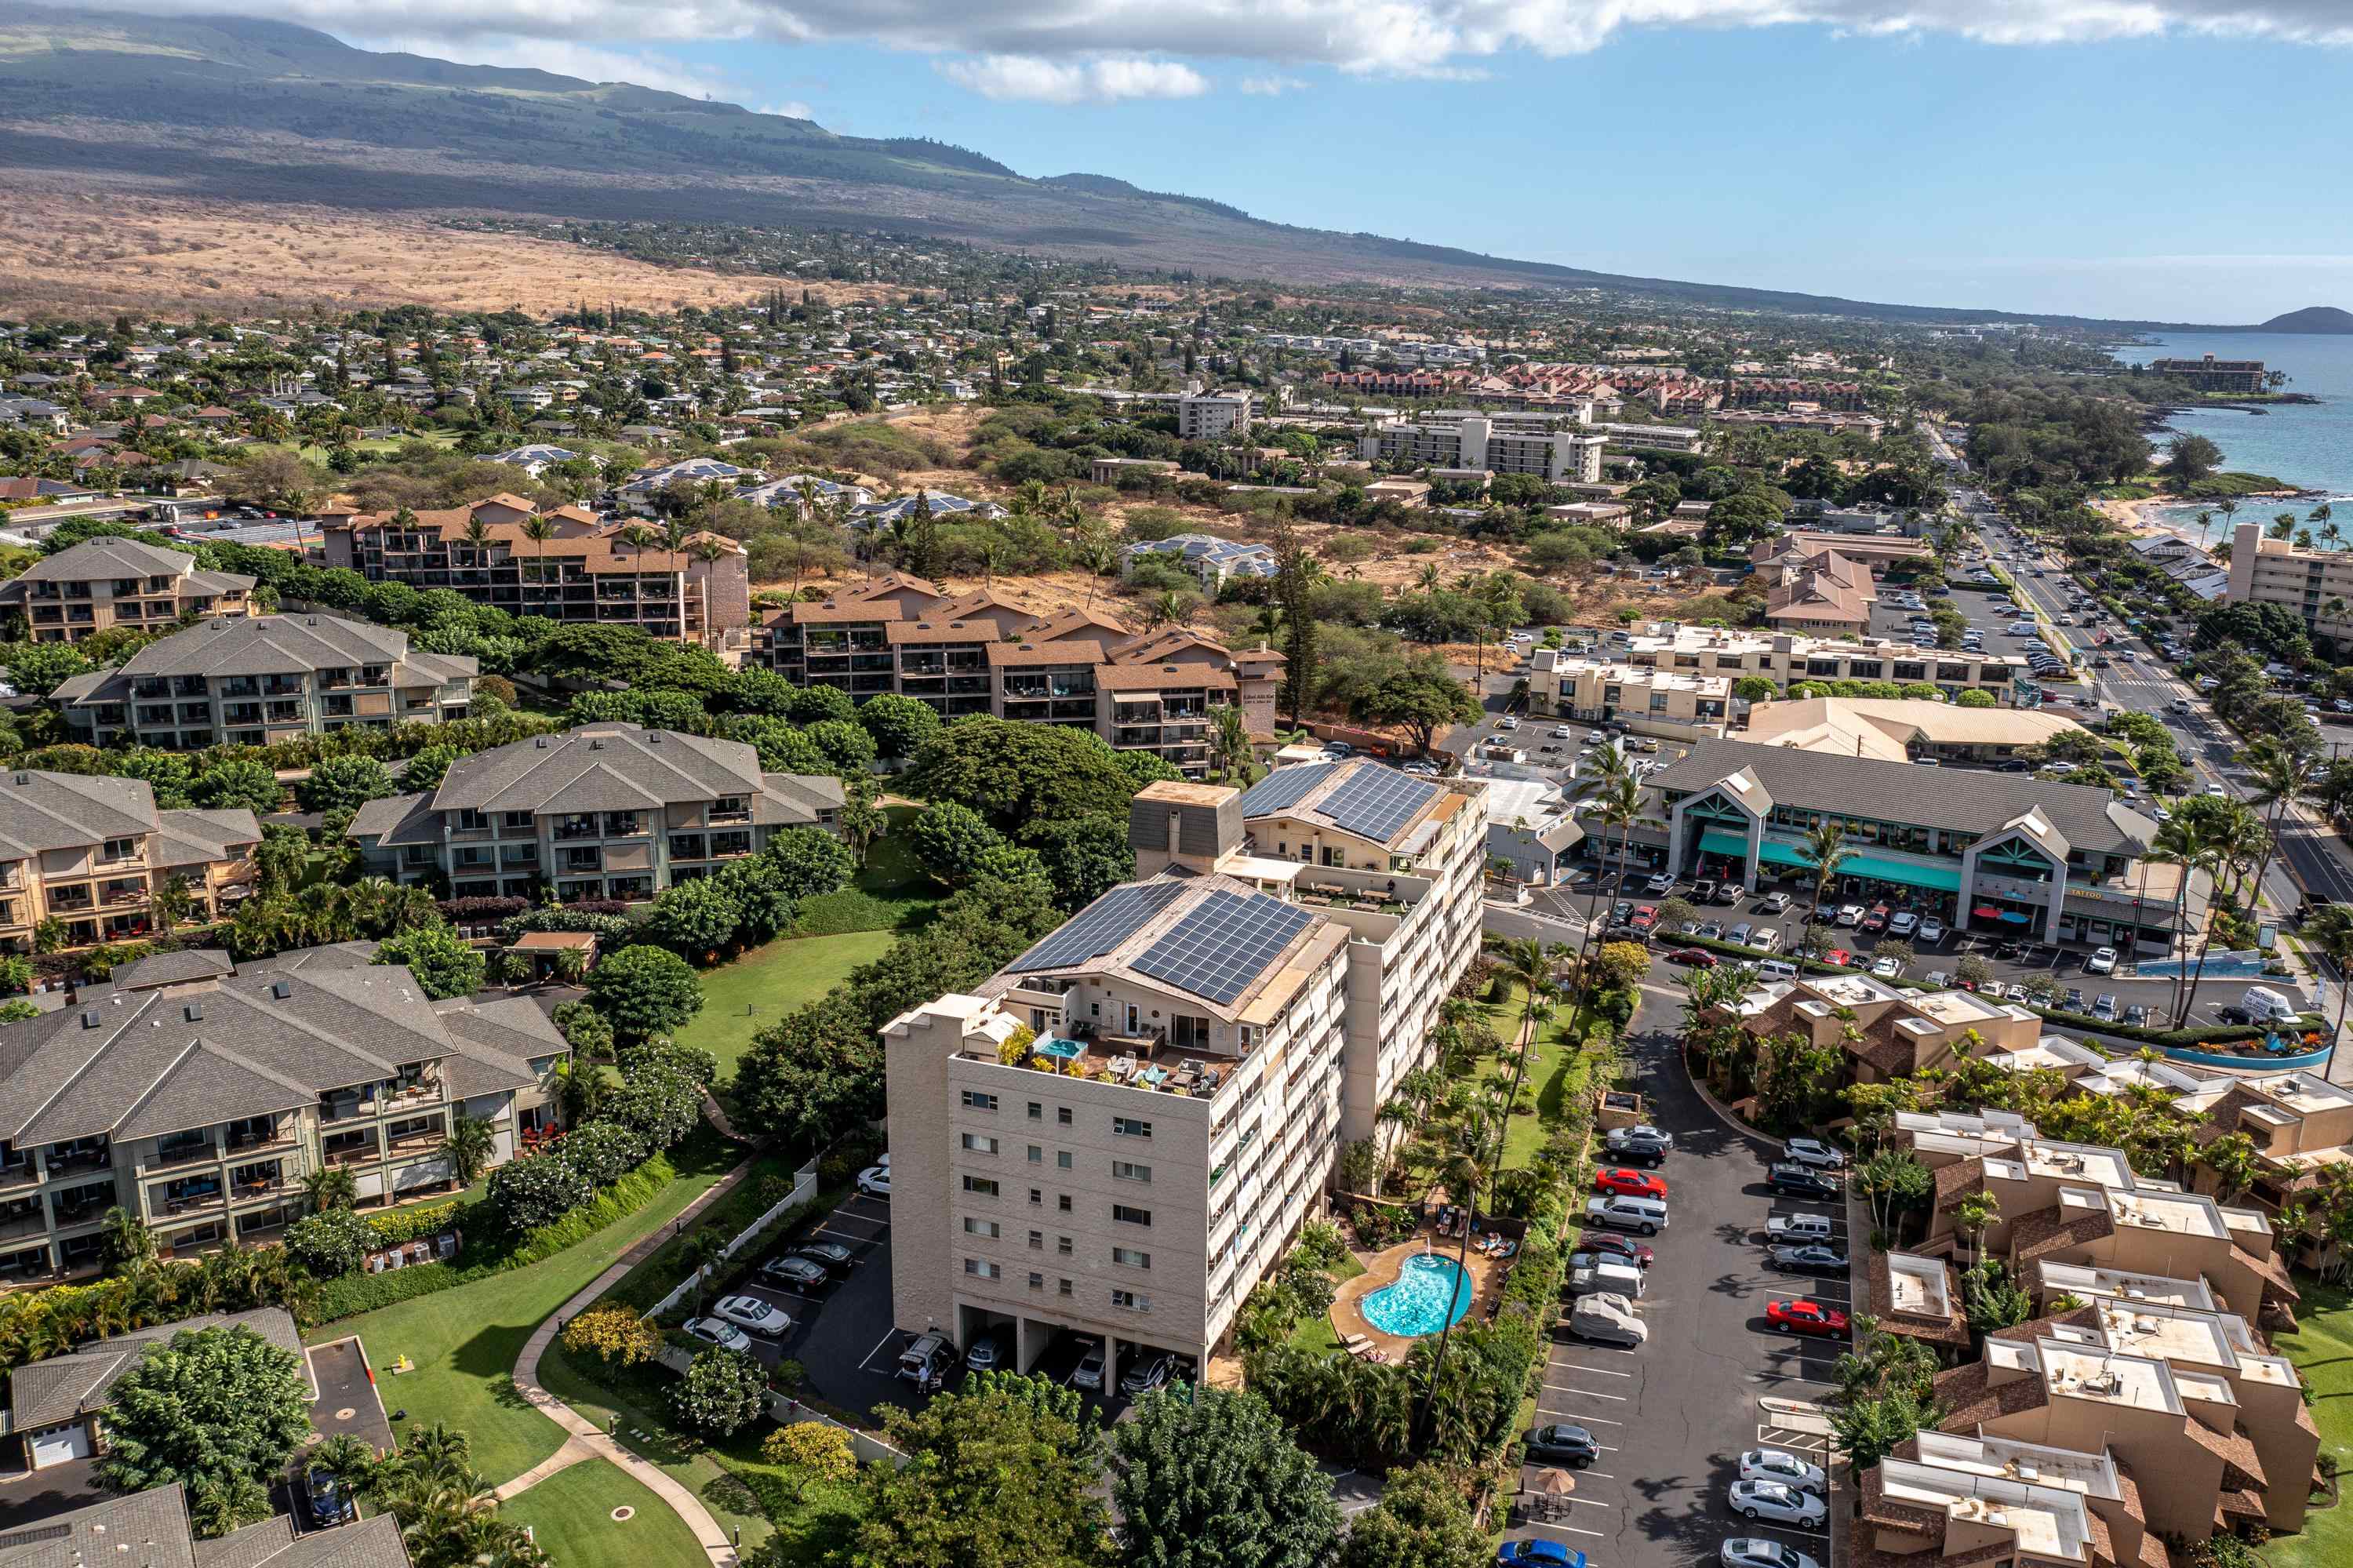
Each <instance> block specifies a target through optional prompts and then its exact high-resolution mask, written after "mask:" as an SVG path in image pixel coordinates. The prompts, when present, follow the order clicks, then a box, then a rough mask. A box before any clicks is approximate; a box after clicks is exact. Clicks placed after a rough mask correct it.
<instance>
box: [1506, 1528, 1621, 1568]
mask: <svg viewBox="0 0 2353 1568" xmlns="http://www.w3.org/2000/svg"><path fill="white" fill-rule="evenodd" d="M1521 1522H1522V1523H1524V1524H1525V1525H1526V1526H1527V1527H1528V1528H1529V1529H1530V1530H1557V1531H1565V1532H1567V1534H1570V1535H1589V1536H1591V1537H1593V1538H1594V1539H1595V1540H1596V1541H1607V1540H1609V1532H1608V1531H1599V1530H1579V1529H1578V1528H1577V1526H1575V1525H1573V1524H1555V1523H1553V1522H1552V1521H1551V1520H1543V1519H1531V1520H1522V1521H1521ZM1587 1568H1591V1564H1589V1563H1588V1565H1587Z"/></svg>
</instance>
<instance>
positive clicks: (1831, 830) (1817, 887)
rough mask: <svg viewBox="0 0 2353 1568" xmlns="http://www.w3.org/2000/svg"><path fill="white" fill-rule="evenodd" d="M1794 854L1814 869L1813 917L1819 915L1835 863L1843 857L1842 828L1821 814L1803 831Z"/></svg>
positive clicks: (1837, 866)
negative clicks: (1818, 819) (1802, 836)
mask: <svg viewBox="0 0 2353 1568" xmlns="http://www.w3.org/2000/svg"><path fill="white" fill-rule="evenodd" d="M1798 853H1799V854H1801V855H1803V856H1805V857H1806V863H1807V864H1808V865H1810V866H1812V867H1813V868H1814V916H1813V917H1814V918H1815V919H1817V920H1819V919H1820V918H1821V914H1822V900H1823V899H1824V898H1825V897H1827V896H1828V895H1829V892H1830V885H1831V877H1833V876H1835V875H1837V874H1838V868H1839V863H1840V862H1841V861H1843V860H1845V859H1846V857H1847V848H1846V828H1845V827H1844V825H1843V824H1841V823H1839V822H1835V821H1831V820H1830V819H1829V818H1827V817H1825V818H1823V819H1821V820H1820V821H1817V822H1815V823H1814V825H1813V826H1812V827H1810V828H1808V829H1807V830H1806V836H1805V838H1804V840H1803V841H1802V842H1799V845H1798Z"/></svg>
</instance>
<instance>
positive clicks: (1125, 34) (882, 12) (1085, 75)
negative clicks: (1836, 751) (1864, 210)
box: [118, 0, 2353, 102]
mask: <svg viewBox="0 0 2353 1568" xmlns="http://www.w3.org/2000/svg"><path fill="white" fill-rule="evenodd" d="M118 3H120V4H124V5H129V6H131V7H132V8H133V9H139V10H151V11H157V12H164V13H179V14H183V15H186V14H199V15H216V14H218V13H219V12H220V11H222V10H224V9H227V10H235V11H241V12H245V13H247V14H249V15H257V16H273V17H277V18H280V19H283V20H286V21H292V22H302V23H307V24H310V25H311V26H320V27H324V28H327V29H329V30H330V31H332V32H335V33H337V34H339V35H342V36H344V37H360V38H374V37H385V36H386V35H389V34H398V35H400V36H403V37H411V38H430V39H434V40H438V52H441V53H444V54H460V55H461V58H462V51H460V50H459V49H458V48H457V41H458V40H485V41H494V42H495V47H496V48H499V49H500V50H501V53H502V54H503V55H504V57H505V58H501V61H500V63H516V64H522V63H536V64H543V65H545V66H547V67H548V69H570V68H569V67H568V66H567V65H565V64H564V63H562V60H563V58H564V57H562V56H561V54H560V52H559V51H558V50H557V49H556V48H555V46H559V45H560V46H566V47H572V48H580V47H587V48H594V49H595V50H596V55H595V56H591V57H584V58H591V59H594V58H599V57H601V58H603V59H604V60H605V61H606V62H607V63H606V64H605V65H603V66H599V67H596V68H595V69H592V70H591V72H590V74H596V75H605V74H609V70H610V62H611V61H612V60H614V59H628V58H637V59H639V60H642V61H643V62H645V63H644V67H643V69H645V70H648V71H654V72H660V73H664V74H665V75H666V76H667V77H668V78H669V79H670V80H673V81H674V80H676V79H680V77H681V73H682V74H683V77H684V78H685V79H695V77H696V75H697V73H696V71H695V69H694V68H692V67H689V66H686V65H683V64H681V63H680V62H678V61H675V60H670V61H665V60H664V59H663V58H662V57H659V56H658V55H643V56H634V57H632V56H630V55H628V53H627V51H626V49H624V48H619V47H618V46H626V45H628V44H643V43H661V42H679V41H686V40H692V41H695V42H699V43H707V42H711V41H724V40H729V39H749V38H759V39H767V40H772V41H786V42H846V43H864V44H872V45H880V46H881V47H884V48H897V49H906V50H910V51H915V52H920V53H925V54H934V55H942V56H962V57H966V58H963V59H959V60H956V61H955V62H954V64H953V66H952V67H951V68H948V69H951V74H953V75H955V76H956V77H957V79H960V80H963V79H969V80H970V81H971V82H972V83H973V84H974V85H976V87H978V90H982V91H990V90H995V91H997V92H998V93H999V94H1000V95H1007V96H1028V97H1045V98H1047V99H1049V101H1059V102H1072V101H1092V100H1101V99H1104V98H1110V97H1141V96H1164V97H1165V96H1170V95H1172V94H1175V93H1179V92H1182V91H1190V90H1195V89H1194V88H1193V83H1194V82H1196V81H1198V80H1200V76H1199V73H1198V71H1195V70H1194V69H1192V68H1191V67H1188V66H1184V65H1179V64H1176V63H1175V62H1176V60H1180V59H1191V60H1233V61H1247V62H1251V63H1253V64H1256V65H1260V66H1262V67H1265V68H1267V69H1270V70H1280V69H1298V68H1301V67H1303V66H1309V65H1324V66H1330V67H1335V68H1337V69H1341V70H1346V71H1355V72H1360V73H1377V74H1386V75H1397V76H1459V75H1461V74H1464V73H1465V72H1466V71H1469V70H1472V69H1475V67H1476V66H1477V64H1478V62H1480V61H1482V60H1485V59H1488V58H1492V57H1494V56H1498V55H1502V54H1504V53H1507V52H1511V53H1520V52H1526V53H1534V54H1536V55H1540V56H1550V57H1557V56H1563V55H1573V54H1582V53H1586V52H1588V51H1590V50H1593V49H1597V48H1601V47H1602V46H1603V45H1605V44H1607V43H1608V42H1609V40H1610V39H1611V38H1613V37H1616V36H1618V35H1619V34H1620V33H1622V32H1625V31H1628V30H1630V29H1634V28H1666V27H1715V28H1731V27H1768V26H1790V25H1799V24H1807V25H1813V26H1825V27H1830V28H1833V29H1836V30H1838V31H1841V32H1843V33H1849V34H1855V35H1863V36H1889V35H1936V36H1946V37H1963V38H1968V39H1971V40H1974V41H1976V42H1979V43H1988V44H2007V45H2031V44H2053V43H2079V42H2096V41H2099V40H2103V39H2113V38H2138V37H2257V38H2267V39H2273V40H2276V41H2280V42H2287V43H2306V44H2336V45H2353V12H2348V5H2347V3H2346V0H1181V3H1177V4H1171V3H1170V0H1053V3H1052V4H1040V3H1039V0H662V3H661V4H659V5H657V4H654V3H653V0H118ZM522 38H531V39H539V40H544V42H543V44H541V45H540V46H538V47H537V48H536V50H535V53H534V57H533V58H528V59H526V58H517V56H516V55H515V53H514V52H513V40H516V39H522ZM481 52H482V51H481V50H480V48H478V49H477V50H476V51H475V53H476V55H478V56H479V55H480V54H481ZM1257 79H1260V80H1271V79H1274V78H1271V77H1262V78H1257ZM982 83H987V86H981V85H980V84H982ZM654 85H662V83H655V84H654Z"/></svg>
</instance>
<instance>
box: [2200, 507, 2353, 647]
mask: <svg viewBox="0 0 2353 1568" xmlns="http://www.w3.org/2000/svg"><path fill="white" fill-rule="evenodd" d="M2222 597H2223V598H2224V599H2228V600H2229V601H2231V602H2232V603H2233V604H2276V605H2279V606H2282V607H2283V608H2284V609H2291V610H2294V611H2295V613H2296V614H2297V615H2298V616H2299V617H2301V618H2302V619H2303V621H2304V624H2305V626H2306V629H2308V630H2312V631H2316V632H2318V633H2319V634H2320V635H2321V636H2323V637H2328V638H2334V639H2337V640H2339V641H2343V640H2345V639H2348V638H2353V550H2307V549H2305V548H2303V547H2302V546H2297V545H2295V544H2293V543H2291V542H2290V541H2288V540H2286V539H2272V538H2266V537H2265V536H2264V535H2263V524H2260V523H2242V524H2239V525H2238V527H2236V528H2234V529H2232V534H2231V586H2230V587H2229V588H2226V589H2224V590H2223V594H2222Z"/></svg>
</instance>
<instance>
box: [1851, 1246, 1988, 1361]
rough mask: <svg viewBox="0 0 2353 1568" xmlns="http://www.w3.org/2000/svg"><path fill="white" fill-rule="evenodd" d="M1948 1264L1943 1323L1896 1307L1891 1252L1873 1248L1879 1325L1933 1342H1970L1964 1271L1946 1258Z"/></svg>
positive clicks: (1875, 1310) (1874, 1303)
mask: <svg viewBox="0 0 2353 1568" xmlns="http://www.w3.org/2000/svg"><path fill="white" fill-rule="evenodd" d="M1944 1267H1945V1301H1946V1305H1947V1310H1946V1315H1945V1320H1944V1321H1943V1322H1941V1323H1939V1322H1937V1321H1936V1320H1935V1319H1930V1318H1924V1317H1919V1316H1916V1315H1915V1314H1912V1313H1904V1314H1900V1315H1899V1314H1898V1313H1897V1312H1896V1310H1895V1307H1894V1293H1893V1286H1894V1282H1893V1280H1892V1279H1891V1278H1890V1277H1889V1275H1890V1270H1889V1268H1888V1265H1887V1255H1886V1254H1885V1253H1883V1252H1873V1254H1872V1255H1871V1310H1872V1315H1873V1316H1874V1317H1876V1318H1877V1319H1879V1326H1880V1327H1881V1328H1882V1329H1884V1330H1887V1331H1888V1332H1889V1333H1891V1334H1901V1335H1903V1336H1904V1337H1905V1339H1907V1340H1925V1341H1926V1342H1927V1343H1929V1344H1932V1345H1957V1346H1967V1345H1968V1342H1969V1321H1968V1317H1967V1316H1966V1315H1964V1314H1963V1313H1962V1311H1961V1309H1960V1302H1961V1279H1960V1274H1959V1271H1957V1269H1955V1268H1954V1267H1953V1266H1952V1263H1951V1262H1950V1261H1949V1260H1944Z"/></svg>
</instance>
